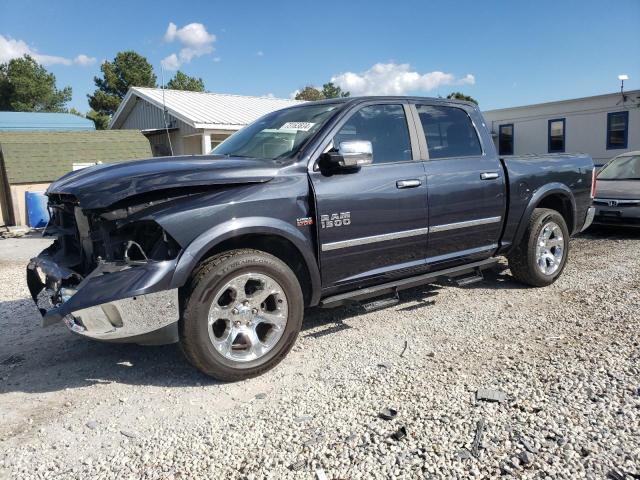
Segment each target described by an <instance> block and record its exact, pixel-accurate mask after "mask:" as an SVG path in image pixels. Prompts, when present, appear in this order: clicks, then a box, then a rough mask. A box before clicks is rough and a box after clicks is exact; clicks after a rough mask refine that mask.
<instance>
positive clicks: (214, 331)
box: [180, 250, 304, 381]
mask: <svg viewBox="0 0 640 480" xmlns="http://www.w3.org/2000/svg"><path fill="white" fill-rule="evenodd" d="M303 312H304V304H303V297H302V290H301V288H300V284H299V283H298V279H297V277H296V276H295V274H294V273H293V272H292V271H291V269H290V268H289V267H288V266H287V265H285V264H284V263H283V262H282V261H280V260H279V259H278V258H276V257H274V256H272V255H269V254H267V253H264V252H260V251H257V250H234V251H231V252H227V253H224V254H220V255H217V256H215V257H212V258H210V259H208V260H206V261H205V262H204V263H203V264H202V265H201V266H200V268H199V269H198V270H197V271H196V272H195V274H194V275H193V277H192V279H191V281H190V282H189V284H188V285H187V287H186V288H185V301H184V308H183V314H182V318H181V320H180V344H181V346H182V349H183V351H184V353H185V355H186V357H187V359H188V360H189V362H190V363H191V364H193V365H194V366H195V367H196V368H198V369H199V370H201V371H202V372H204V373H205V374H207V375H210V376H212V377H214V378H217V379H219V380H225V381H234V380H241V379H244V378H249V377H253V376H256V375H259V374H261V373H263V372H265V371H267V370H269V369H270V368H272V367H274V366H275V365H276V364H278V363H279V362H280V361H281V360H282V359H283V358H284V356H285V355H286V354H287V353H288V352H289V350H290V349H291V347H292V346H293V344H294V342H295V340H296V338H297V336H298V332H299V331H300V328H301V325H302V317H303Z"/></svg>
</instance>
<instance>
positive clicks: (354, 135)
mask: <svg viewBox="0 0 640 480" xmlns="http://www.w3.org/2000/svg"><path fill="white" fill-rule="evenodd" d="M349 140H368V141H370V142H371V146H372V147H373V163H391V162H405V161H408V160H411V159H412V155H411V142H410V140H409V129H408V127H407V119H406V117H405V114H404V108H403V107H402V105H369V106H368V107H363V108H361V109H360V110H358V111H357V112H356V113H354V114H353V115H352V116H351V118H349V120H347V123H345V124H344V125H343V126H342V128H341V129H340V131H339V132H338V133H337V134H336V136H335V137H333V145H334V146H335V148H338V146H339V145H340V142H345V141H349Z"/></svg>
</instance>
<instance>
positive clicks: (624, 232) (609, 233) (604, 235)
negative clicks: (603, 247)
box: [577, 225, 640, 240]
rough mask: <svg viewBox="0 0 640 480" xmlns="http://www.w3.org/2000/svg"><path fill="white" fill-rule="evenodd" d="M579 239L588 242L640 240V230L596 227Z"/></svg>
mask: <svg viewBox="0 0 640 480" xmlns="http://www.w3.org/2000/svg"><path fill="white" fill-rule="evenodd" d="M577 238H583V239H586V240H589V239H594V240H596V239H597V240H640V228H632V227H615V226H606V225H594V226H592V227H589V228H588V229H587V230H586V231H585V232H583V233H581V234H579V235H577Z"/></svg>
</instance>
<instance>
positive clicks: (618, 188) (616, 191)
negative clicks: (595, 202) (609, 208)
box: [596, 180, 640, 200]
mask: <svg viewBox="0 0 640 480" xmlns="http://www.w3.org/2000/svg"><path fill="white" fill-rule="evenodd" d="M596 198H613V199H618V200H638V199H640V180H598V181H597V183H596Z"/></svg>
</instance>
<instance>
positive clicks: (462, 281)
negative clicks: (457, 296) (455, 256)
mask: <svg viewBox="0 0 640 480" xmlns="http://www.w3.org/2000/svg"><path fill="white" fill-rule="evenodd" d="M482 280H484V277H483V276H482V272H481V271H480V270H478V271H476V272H474V273H472V274H471V275H468V276H466V277H462V278H455V279H454V282H456V285H457V286H459V287H464V286H466V285H471V284H473V283H478V282H481V281H482Z"/></svg>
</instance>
